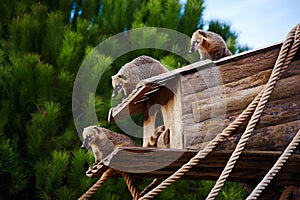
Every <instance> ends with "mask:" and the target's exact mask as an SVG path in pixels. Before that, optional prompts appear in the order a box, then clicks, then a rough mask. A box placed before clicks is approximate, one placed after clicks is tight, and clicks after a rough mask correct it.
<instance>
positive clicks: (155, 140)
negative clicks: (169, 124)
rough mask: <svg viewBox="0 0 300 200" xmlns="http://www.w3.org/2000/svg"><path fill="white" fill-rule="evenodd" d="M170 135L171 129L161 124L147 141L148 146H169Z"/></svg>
mask: <svg viewBox="0 0 300 200" xmlns="http://www.w3.org/2000/svg"><path fill="white" fill-rule="evenodd" d="M160 136H162V137H160ZM169 137H170V130H169V129H166V128H165V126H164V125H161V126H159V127H157V128H156V129H155V130H154V133H153V135H151V137H150V139H149V141H148V143H147V147H159V148H161V147H167V146H168V145H169Z"/></svg>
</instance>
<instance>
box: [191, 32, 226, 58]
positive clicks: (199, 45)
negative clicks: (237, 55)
mask: <svg viewBox="0 0 300 200" xmlns="http://www.w3.org/2000/svg"><path fill="white" fill-rule="evenodd" d="M196 50H198V51H199V54H200V60H203V59H210V60H219V59H220V58H223V57H226V56H230V55H232V53H231V52H230V51H229V50H228V48H227V46H226V43H225V41H224V40H223V38H222V37H221V36H220V35H218V34H217V33H214V32H211V31H203V30H200V29H199V30H197V31H195V32H194V33H193V35H192V38H191V48H190V50H189V53H193V52H195V51H196Z"/></svg>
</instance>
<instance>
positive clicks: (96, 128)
mask: <svg viewBox="0 0 300 200" xmlns="http://www.w3.org/2000/svg"><path fill="white" fill-rule="evenodd" d="M94 129H95V130H96V131H97V133H98V134H100V133H101V130H100V129H99V128H98V127H97V126H95V127H94Z"/></svg>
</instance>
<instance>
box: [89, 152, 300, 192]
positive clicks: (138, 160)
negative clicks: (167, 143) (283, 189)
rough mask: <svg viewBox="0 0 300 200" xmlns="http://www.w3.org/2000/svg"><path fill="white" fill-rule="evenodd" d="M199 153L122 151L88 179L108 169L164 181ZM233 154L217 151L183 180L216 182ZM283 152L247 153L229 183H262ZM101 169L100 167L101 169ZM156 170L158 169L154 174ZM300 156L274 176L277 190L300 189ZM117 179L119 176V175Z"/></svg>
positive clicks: (297, 155)
mask: <svg viewBox="0 0 300 200" xmlns="http://www.w3.org/2000/svg"><path fill="white" fill-rule="evenodd" d="M196 153H197V151H195V150H179V149H155V148H143V147H135V148H120V149H117V150H115V151H114V152H113V153H112V154H111V156H109V157H107V158H106V159H105V160H104V161H103V162H102V163H101V164H99V169H98V170H91V169H89V170H88V171H87V176H89V177H100V176H101V175H102V173H103V172H104V171H105V170H106V169H107V168H108V167H112V168H114V169H117V170H120V171H125V172H129V173H130V174H131V175H132V176H133V177H136V178H155V177H165V178H167V177H168V176H169V175H171V174H172V173H174V172H175V171H176V170H177V169H179V168H180V167H181V166H182V165H184V164H185V163H187V162H188V161H189V160H190V158H192V157H193V156H194V155H195V154H196ZM231 153H232V152H229V151H214V152H212V153H211V154H209V155H208V156H207V157H206V158H205V159H203V160H200V162H199V163H198V165H197V166H195V167H193V168H192V170H191V171H190V172H188V173H186V174H185V175H184V176H183V177H182V178H184V179H192V180H197V179H200V180H217V178H218V177H219V175H220V173H221V172H222V170H223V169H224V166H225V164H226V162H227V160H228V159H229V157H230V155H231ZM281 153H282V152H280V151H244V152H243V153H242V154H241V156H240V158H239V160H238V162H237V163H236V166H235V168H234V169H233V171H232V172H231V174H230V176H229V177H228V181H237V182H244V183H255V182H258V181H260V180H261V179H262V178H263V177H264V175H265V174H266V173H267V172H268V170H269V169H270V168H271V167H272V166H273V164H274V163H275V162H276V160H277V159H278V157H279V156H280V155H281ZM100 166H101V167H100ZM153 169H155V170H154V171H153ZM299 169H300V154H299V153H294V154H292V156H291V157H290V159H289V160H288V162H287V163H286V164H285V166H284V167H283V168H282V169H281V170H280V172H279V173H278V174H277V176H275V178H274V180H273V181H272V183H273V184H274V185H276V186H286V185H295V186H300V170H299ZM116 176H118V175H117V174H116Z"/></svg>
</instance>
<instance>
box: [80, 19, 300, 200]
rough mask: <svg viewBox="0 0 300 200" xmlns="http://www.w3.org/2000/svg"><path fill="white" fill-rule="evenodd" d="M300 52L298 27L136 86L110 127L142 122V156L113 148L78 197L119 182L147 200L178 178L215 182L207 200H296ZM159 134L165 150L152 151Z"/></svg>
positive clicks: (113, 115)
mask: <svg viewBox="0 0 300 200" xmlns="http://www.w3.org/2000/svg"><path fill="white" fill-rule="evenodd" d="M299 45H300V25H299V24H298V25H297V26H296V27H295V28H293V29H292V30H291V31H290V33H289V34H288V35H287V38H286V40H285V41H284V42H283V43H277V44H274V45H270V46H267V47H264V48H260V49H256V50H251V51H247V52H244V53H240V54H238V55H234V56H229V57H225V58H223V59H221V60H218V61H210V60H204V61H199V62H196V63H192V64H190V65H188V66H186V67H182V68H180V69H176V70H173V71H170V72H167V73H164V74H161V75H159V76H155V77H152V78H149V79H146V80H143V81H142V82H140V83H139V84H138V86H137V88H136V89H135V90H134V91H133V92H132V93H131V94H130V95H129V96H128V97H127V98H126V99H124V100H123V101H122V102H121V103H120V104H119V105H118V106H116V107H114V108H112V109H111V114H110V116H109V120H110V121H117V120H121V119H123V118H127V117H130V116H132V115H134V114H138V113H143V116H144V121H143V136H144V137H143V138H144V140H143V146H144V147H134V148H130V147H127V148H120V149H117V150H115V151H114V152H112V153H111V155H110V156H108V157H107V158H105V159H104V160H102V161H101V162H99V163H98V164H96V165H94V166H91V167H90V168H89V169H88V170H87V172H86V175H87V176H89V177H99V178H101V179H100V180H99V181H98V182H97V183H96V185H95V186H93V187H92V188H91V190H89V191H87V193H86V194H84V195H83V196H82V197H81V198H82V199H86V198H89V197H90V196H91V195H92V194H93V192H95V191H96V190H97V189H98V188H99V187H100V186H101V185H102V184H103V183H104V181H105V180H106V179H107V178H108V177H114V176H120V175H123V177H124V178H125V180H126V183H127V184H128V186H129V190H130V191H131V193H132V195H133V198H134V199H151V198H153V197H155V196H156V195H158V194H159V193H160V192H161V191H162V190H164V189H165V188H167V187H168V186H169V185H171V184H172V183H173V182H174V181H175V180H177V179H179V178H186V179H194V180H196V179H199V180H216V181H217V182H216V184H215V186H214V187H213V189H212V190H211V192H210V194H209V195H208V197H207V199H214V198H215V197H216V196H217V195H218V192H219V191H220V190H221V187H222V185H223V184H224V182H225V181H226V180H228V181H237V182H242V183H245V184H247V186H248V187H249V192H250V193H249V196H248V198H247V199H279V198H280V199H288V198H289V196H290V198H291V196H292V195H291V193H293V191H294V198H296V197H295V195H297V194H295V193H296V192H295V191H298V192H299V187H300V170H299V169H300V153H299V150H300V149H299V147H298V144H299V142H300V50H299ZM160 125H164V126H165V127H166V128H167V129H169V133H170V135H169V142H168V143H167V144H166V143H163V142H161V144H160V145H158V148H146V147H145V146H146V144H147V142H148V140H149V137H150V136H151V135H152V134H153V132H154V130H155V129H156V128H157V127H158V126H160ZM160 137H164V135H161V136H160ZM146 177H147V178H159V180H158V179H155V180H154V182H153V183H152V185H150V186H149V188H146V190H145V191H144V192H143V194H142V195H141V194H139V192H138V191H137V190H136V188H135V187H134V186H133V184H132V180H131V178H146ZM148 190H149V191H148ZM281 190H282V191H284V192H283V193H282V194H281V193H279V191H281ZM146 191H147V192H146ZM298 195H299V194H298ZM297 197H298V198H300V195H299V196H297Z"/></svg>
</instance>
